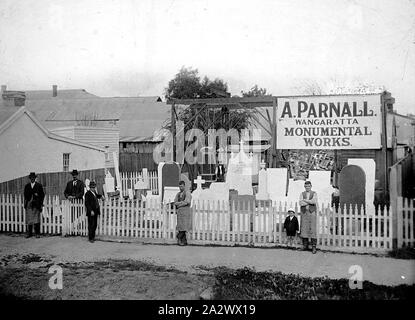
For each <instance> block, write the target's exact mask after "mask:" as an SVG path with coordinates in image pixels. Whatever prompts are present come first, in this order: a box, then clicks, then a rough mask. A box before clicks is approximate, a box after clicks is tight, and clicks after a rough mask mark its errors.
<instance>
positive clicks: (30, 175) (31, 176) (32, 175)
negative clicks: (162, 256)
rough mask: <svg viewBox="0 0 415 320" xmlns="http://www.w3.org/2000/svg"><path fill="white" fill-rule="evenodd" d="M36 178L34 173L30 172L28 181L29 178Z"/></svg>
mask: <svg viewBox="0 0 415 320" xmlns="http://www.w3.org/2000/svg"><path fill="white" fill-rule="evenodd" d="M36 177H37V175H36V173H34V172H31V173H30V174H29V179H30V178H36Z"/></svg>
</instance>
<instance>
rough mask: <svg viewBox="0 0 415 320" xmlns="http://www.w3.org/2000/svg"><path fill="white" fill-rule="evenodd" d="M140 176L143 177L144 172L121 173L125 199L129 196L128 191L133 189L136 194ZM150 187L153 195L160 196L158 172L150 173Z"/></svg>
mask: <svg viewBox="0 0 415 320" xmlns="http://www.w3.org/2000/svg"><path fill="white" fill-rule="evenodd" d="M139 175H141V176H142V172H121V173H120V178H121V187H122V195H123V197H127V196H128V189H132V190H133V192H134V185H135V184H136V183H137V182H138V177H139ZM148 178H149V184H150V185H149V187H150V190H151V191H152V193H153V194H158V193H159V189H158V175H157V171H148Z"/></svg>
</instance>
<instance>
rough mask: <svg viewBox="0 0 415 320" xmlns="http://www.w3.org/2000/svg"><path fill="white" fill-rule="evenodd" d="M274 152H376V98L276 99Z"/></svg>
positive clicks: (378, 134) (378, 125)
mask: <svg viewBox="0 0 415 320" xmlns="http://www.w3.org/2000/svg"><path fill="white" fill-rule="evenodd" d="M277 116H278V118H277V148H278V149H379V148H381V140H380V139H381V128H382V126H381V123H382V121H381V119H382V116H381V99H380V94H376V95H342V96H340V95H338V96H336V95H333V96H309V97H296V98H278V108H277Z"/></svg>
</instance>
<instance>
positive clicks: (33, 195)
mask: <svg viewBox="0 0 415 320" xmlns="http://www.w3.org/2000/svg"><path fill="white" fill-rule="evenodd" d="M44 199H45V192H44V191H43V186H42V185H41V184H40V183H39V182H35V185H34V187H33V189H32V186H31V185H30V182H29V183H28V184H26V185H25V187H24V208H25V209H27V204H28V203H29V201H30V200H32V208H36V209H39V210H40V211H42V207H43V200H44Z"/></svg>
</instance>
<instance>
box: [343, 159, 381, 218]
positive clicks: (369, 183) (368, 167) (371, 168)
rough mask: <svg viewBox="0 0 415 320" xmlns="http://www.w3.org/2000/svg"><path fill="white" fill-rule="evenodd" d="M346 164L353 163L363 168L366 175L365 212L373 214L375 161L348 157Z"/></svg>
mask: <svg viewBox="0 0 415 320" xmlns="http://www.w3.org/2000/svg"><path fill="white" fill-rule="evenodd" d="M348 164H354V165H357V166H359V167H361V168H362V169H363V171H364V172H365V175H366V185H365V188H366V194H365V197H366V213H367V214H370V215H373V214H375V206H374V205H373V202H374V201H375V180H376V178H375V176H376V162H375V160H373V159H348Z"/></svg>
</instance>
